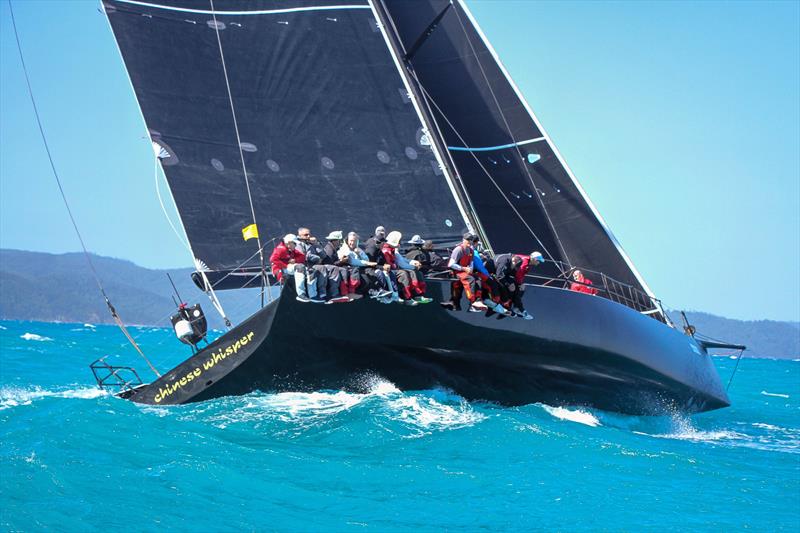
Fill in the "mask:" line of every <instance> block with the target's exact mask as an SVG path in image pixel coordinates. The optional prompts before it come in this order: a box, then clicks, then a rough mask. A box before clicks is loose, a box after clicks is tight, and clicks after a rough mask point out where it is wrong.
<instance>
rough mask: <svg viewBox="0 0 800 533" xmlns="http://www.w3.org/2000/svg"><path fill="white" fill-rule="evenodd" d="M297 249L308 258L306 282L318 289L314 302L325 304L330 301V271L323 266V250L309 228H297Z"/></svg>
mask: <svg viewBox="0 0 800 533" xmlns="http://www.w3.org/2000/svg"><path fill="white" fill-rule="evenodd" d="M297 248H298V249H299V250H300V251H301V252H303V254H305V256H306V280H307V283H309V284H312V283H313V284H314V286H315V287H316V291H317V294H316V297H315V298H312V301H314V302H319V301H322V302H324V301H325V300H327V299H328V296H329V295H328V269H326V268H325V267H324V266H323V265H322V255H323V253H324V252H323V249H322V246H320V244H319V241H318V240H317V238H316V237H314V236H313V235H311V230H310V229H308V228H303V227H301V228H297Z"/></svg>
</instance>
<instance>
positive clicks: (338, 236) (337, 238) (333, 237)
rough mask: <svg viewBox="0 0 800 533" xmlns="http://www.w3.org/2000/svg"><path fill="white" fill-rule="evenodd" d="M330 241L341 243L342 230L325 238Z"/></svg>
mask: <svg viewBox="0 0 800 533" xmlns="http://www.w3.org/2000/svg"><path fill="white" fill-rule="evenodd" d="M325 238H326V239H328V240H329V241H341V240H342V230H340V229H339V230H336V231H332V232H330V233H328V236H327V237H325Z"/></svg>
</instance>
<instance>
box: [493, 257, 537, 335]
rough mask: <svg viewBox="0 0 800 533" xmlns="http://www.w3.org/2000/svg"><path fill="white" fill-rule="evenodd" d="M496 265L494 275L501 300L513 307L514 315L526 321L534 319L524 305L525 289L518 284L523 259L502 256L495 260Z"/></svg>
mask: <svg viewBox="0 0 800 533" xmlns="http://www.w3.org/2000/svg"><path fill="white" fill-rule="evenodd" d="M494 264H495V273H494V275H495V278H496V279H497V284H498V286H499V288H500V298H501V299H502V300H503V302H504V303H505V304H506V306H508V305H509V303H510V304H511V305H512V306H513V307H512V311H513V312H514V314H516V315H518V316H521V317H522V318H524V319H525V320H531V319H533V317H532V316H531V315H530V314H529V313H528V312H527V311H526V310H525V306H524V305H523V304H522V295H523V293H524V291H525V289H524V287H521V286H520V285H519V284H518V283H517V272H518V271H519V269H520V267H521V266H522V257H520V256H519V255H515V254H500V255H498V256H496V257H495V258H494Z"/></svg>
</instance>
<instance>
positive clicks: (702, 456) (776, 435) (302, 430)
mask: <svg viewBox="0 0 800 533" xmlns="http://www.w3.org/2000/svg"><path fill="white" fill-rule="evenodd" d="M132 333H133V334H134V335H135V336H136V337H137V340H138V341H139V342H140V343H141V345H142V347H143V348H144V349H145V351H146V353H147V354H148V355H150V356H151V358H152V360H153V362H154V364H155V365H156V366H157V367H158V368H160V369H162V370H166V369H169V368H170V367H171V366H173V365H174V364H176V363H178V362H180V361H181V360H182V359H184V358H185V357H186V356H188V348H186V347H185V346H183V345H181V344H180V343H178V341H177V340H175V339H174V338H173V336H172V334H171V332H170V331H169V330H166V329H153V328H132ZM0 351H1V353H0V422H1V423H2V447H1V448H0V451H1V452H2V461H1V462H0V498H1V499H0V513H1V514H0V527H2V529H3V530H13V531H34V530H40V529H51V530H57V531H108V530H123V529H124V530H134V531H159V532H162V531H169V530H189V529H191V530H195V531H395V530H414V531H416V532H419V531H441V530H451V531H452V530H464V531H471V530H538V529H543V530H552V531H559V530H560V531H575V530H595V529H603V530H624V531H640V530H645V531H666V530H672V529H676V528H678V529H691V530H694V531H729V530H734V529H753V530H761V531H794V532H796V531H798V530H800V362H797V361H772V360H755V359H744V360H743V361H742V362H741V364H740V366H739V370H738V373H737V374H736V376H735V379H734V380H733V384H732V386H731V389H730V395H731V399H732V401H733V406H732V407H730V408H728V409H723V410H719V411H714V412H711V413H705V414H701V415H695V416H692V417H688V416H684V415H681V414H677V413H676V414H673V415H671V416H662V417H635V416H623V415H618V414H611V413H605V412H601V411H596V410H590V409H585V408H575V407H558V406H548V405H526V406H523V407H501V406H497V405H492V404H487V403H481V402H468V401H466V400H464V399H463V398H461V397H459V396H457V395H455V394H453V393H451V392H448V391H445V390H425V391H405V392H401V391H399V390H397V388H396V387H395V386H394V385H393V384H392V383H390V382H389V381H387V380H385V379H382V378H381V377H380V376H365V377H364V379H368V380H370V383H371V385H370V389H369V392H368V393H364V394H353V393H348V392H342V391H320V392H313V393H283V394H269V393H254V394H250V395H247V396H242V397H233V398H224V399H218V400H214V401H208V402H203V403H198V404H193V405H185V406H174V407H149V406H142V405H136V404H133V403H131V402H128V401H125V400H120V399H117V398H115V397H113V396H110V395H108V394H106V393H103V392H102V391H100V390H98V389H97V387H95V385H94V380H93V378H92V375H91V373H90V371H89V368H88V365H89V363H90V362H91V361H93V360H94V359H95V358H97V357H100V356H103V355H105V354H111V355H110V356H109V361H110V362H112V363H113V364H134V365H136V366H137V367H138V369H139V371H140V373H141V374H142V377H143V378H146V379H149V378H150V376H149V375H148V373H147V368H146V365H145V364H144V363H143V362H142V361H141V360H138V359H137V356H136V354H135V353H134V352H132V351H131V349H130V348H129V347H128V346H127V345H126V344H125V342H124V338H123V337H122V335H121V334H120V332H119V331H118V330H117V329H116V328H114V327H112V326H93V325H90V324H47V323H37V322H8V321H6V322H0ZM715 362H716V364H717V367H718V369H719V372H720V375H721V377H722V379H723V380H724V381H725V382H726V383H727V380H728V379H729V377H730V376H731V373H732V371H733V369H734V367H735V364H736V361H735V360H732V359H730V358H727V357H724V358H716V359H715Z"/></svg>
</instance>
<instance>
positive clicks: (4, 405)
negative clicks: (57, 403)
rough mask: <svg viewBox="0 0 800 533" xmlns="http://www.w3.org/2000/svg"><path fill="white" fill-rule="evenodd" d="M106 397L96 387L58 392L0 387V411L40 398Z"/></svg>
mask: <svg viewBox="0 0 800 533" xmlns="http://www.w3.org/2000/svg"><path fill="white" fill-rule="evenodd" d="M107 395H108V392H106V391H103V390H101V389H98V388H96V387H80V388H75V389H65V390H58V391H52V390H46V389H42V388H41V387H34V388H32V389H26V388H22V387H14V386H7V387H0V411H2V410H4V409H10V408H12V407H17V406H20V405H30V404H31V403H33V402H34V401H35V400H39V399H41V398H70V399H75V398H77V399H81V400H90V399H93V398H99V397H101V396H107Z"/></svg>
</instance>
